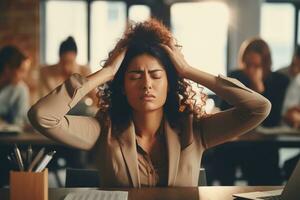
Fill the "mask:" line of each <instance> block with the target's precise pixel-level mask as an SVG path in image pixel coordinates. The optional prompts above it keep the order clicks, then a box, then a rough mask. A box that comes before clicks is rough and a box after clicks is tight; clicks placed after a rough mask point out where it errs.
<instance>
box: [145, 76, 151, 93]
mask: <svg viewBox="0 0 300 200" xmlns="http://www.w3.org/2000/svg"><path fill="white" fill-rule="evenodd" d="M150 89H152V80H151V77H150V76H149V74H148V73H146V74H145V76H144V83H143V90H146V91H147V90H150Z"/></svg>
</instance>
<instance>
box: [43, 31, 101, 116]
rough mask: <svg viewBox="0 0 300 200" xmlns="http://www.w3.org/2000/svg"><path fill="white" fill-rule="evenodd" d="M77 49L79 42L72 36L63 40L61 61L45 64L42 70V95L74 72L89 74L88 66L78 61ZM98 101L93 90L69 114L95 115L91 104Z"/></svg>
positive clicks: (60, 50) (60, 52) (60, 51)
mask: <svg viewBox="0 0 300 200" xmlns="http://www.w3.org/2000/svg"><path fill="white" fill-rule="evenodd" d="M77 51H78V49H77V44H76V42H75V39H74V38H73V37H72V36H69V37H68V38H67V39H66V40H64V41H62V42H61V44H60V46H59V62H58V63H56V64H54V65H49V66H44V67H42V68H41V70H40V82H41V85H40V95H41V97H43V96H45V95H47V94H48V93H49V92H51V91H52V90H53V89H54V88H56V87H57V86H59V85H60V84H62V83H63V82H64V80H66V79H67V78H69V77H70V76H71V75H72V74H74V73H78V74H80V75H82V76H87V75H88V74H90V73H91V72H90V69H89V67H88V66H84V65H79V64H78V63H77V61H76V57H77ZM87 102H88V103H87ZM96 102H97V96H96V92H95V91H91V92H90V93H89V94H88V95H87V97H85V98H84V99H82V100H81V101H80V102H79V103H78V104H77V105H76V106H75V107H74V108H73V109H72V110H71V111H70V112H69V113H68V114H71V115H87V116H93V115H95V113H94V109H93V107H91V105H92V104H93V105H95V107H96V104H97V103H96Z"/></svg>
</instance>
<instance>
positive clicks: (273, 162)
mask: <svg viewBox="0 0 300 200" xmlns="http://www.w3.org/2000/svg"><path fill="white" fill-rule="evenodd" d="M271 66H272V58H271V51H270V48H269V46H268V44H267V43H266V42H265V41H264V40H262V39H260V38H251V39H248V40H246V41H244V42H243V44H242V45H241V48H240V52H239V67H240V69H238V70H235V71H232V72H231V73H230V74H229V77H231V78H235V79H238V80H239V81H240V82H242V83H243V84H244V85H245V86H247V87H249V88H251V89H252V90H254V91H255V92H257V93H260V94H262V95H263V96H264V97H266V98H267V99H268V100H269V101H270V102H271V103H272V105H273V106H272V109H271V112H270V115H269V116H268V117H267V118H266V119H265V120H264V121H263V122H262V126H265V127H274V126H279V125H280V122H281V110H282V105H283V99H284V95H285V91H286V88H287V86H288V83H289V80H288V78H287V77H285V76H284V75H282V74H280V73H278V72H272V71H271ZM225 100H226V99H225ZM231 107H232V106H231V105H229V104H228V102H226V101H223V102H222V103H221V110H226V109H229V108H231ZM215 156H216V157H217V159H215V160H216V164H215V166H216V168H217V169H215V171H216V172H217V174H218V175H217V176H218V179H220V181H221V184H222V185H232V184H234V180H235V178H234V177H235V174H236V172H235V170H236V167H237V166H238V165H239V166H241V169H242V172H243V178H245V179H246V180H247V181H248V184H249V185H279V184H281V177H280V169H279V166H278V165H279V154H278V148H277V147H276V145H274V144H273V145H272V144H269V145H268V146H266V145H265V144H264V143H257V144H252V145H250V146H243V147H235V146H230V145H224V146H220V147H218V148H217V149H216V151H215ZM220 166H222V167H220Z"/></svg>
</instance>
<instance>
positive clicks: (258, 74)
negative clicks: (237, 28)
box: [245, 67, 265, 93]
mask: <svg viewBox="0 0 300 200" xmlns="http://www.w3.org/2000/svg"><path fill="white" fill-rule="evenodd" d="M245 72H246V74H247V76H248V78H249V79H250V81H251V89H253V90H254V91H256V92H258V93H263V92H264V91H265V86H264V82H263V70H262V68H260V67H248V68H246V69H245Z"/></svg>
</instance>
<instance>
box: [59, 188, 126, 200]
mask: <svg viewBox="0 0 300 200" xmlns="http://www.w3.org/2000/svg"><path fill="white" fill-rule="evenodd" d="M127 198H128V192H126V191H104V190H88V191H84V192H72V193H70V194H68V195H67V196H66V197H65V199H64V200H127Z"/></svg>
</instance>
